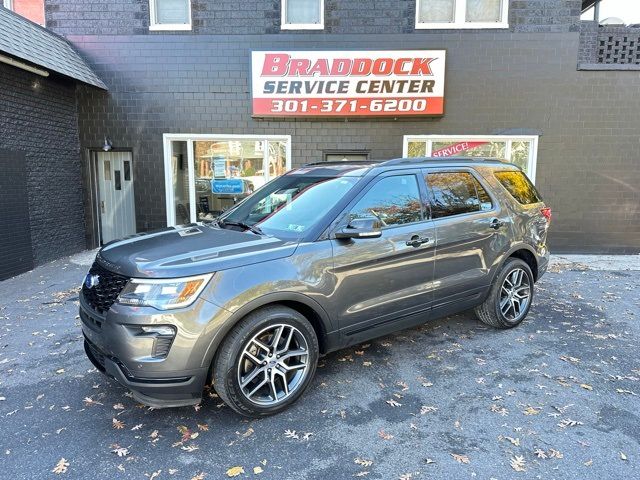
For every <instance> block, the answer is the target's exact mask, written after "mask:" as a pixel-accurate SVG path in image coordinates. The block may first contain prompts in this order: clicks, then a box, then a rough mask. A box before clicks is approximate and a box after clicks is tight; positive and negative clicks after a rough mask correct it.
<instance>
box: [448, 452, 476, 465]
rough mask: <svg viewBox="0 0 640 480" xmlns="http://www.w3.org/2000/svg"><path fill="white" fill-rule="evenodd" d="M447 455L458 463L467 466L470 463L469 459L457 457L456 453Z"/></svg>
mask: <svg viewBox="0 0 640 480" xmlns="http://www.w3.org/2000/svg"><path fill="white" fill-rule="evenodd" d="M449 455H451V456H452V457H453V459H454V460H455V461H456V462H458V463H464V464H467V463H470V462H471V460H469V457H467V456H466V455H459V454H457V453H450V454H449Z"/></svg>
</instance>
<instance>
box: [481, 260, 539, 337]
mask: <svg viewBox="0 0 640 480" xmlns="http://www.w3.org/2000/svg"><path fill="white" fill-rule="evenodd" d="M533 283H534V282H533V274H532V273H531V268H529V265H527V263H526V262H524V261H523V260H520V259H519V258H509V259H507V261H506V262H505V264H504V265H503V266H502V269H501V270H500V273H499V274H498V275H497V276H496V279H495V281H494V283H493V285H492V287H491V290H490V292H489V296H488V297H487V299H486V300H485V301H484V303H482V305H479V306H478V307H476V308H475V313H476V316H477V317H478V318H479V319H480V320H481V321H482V322H483V323H486V324H487V325H491V326H492V327H497V328H512V327H515V326H516V325H518V324H520V323H521V322H522V320H524V318H525V317H526V316H527V313H529V309H530V308H531V301H532V300H533Z"/></svg>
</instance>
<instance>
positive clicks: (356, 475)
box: [353, 470, 369, 477]
mask: <svg viewBox="0 0 640 480" xmlns="http://www.w3.org/2000/svg"><path fill="white" fill-rule="evenodd" d="M367 475H369V472H368V471H366V470H365V471H362V472H358V473H354V474H353V476H354V477H365V476H367Z"/></svg>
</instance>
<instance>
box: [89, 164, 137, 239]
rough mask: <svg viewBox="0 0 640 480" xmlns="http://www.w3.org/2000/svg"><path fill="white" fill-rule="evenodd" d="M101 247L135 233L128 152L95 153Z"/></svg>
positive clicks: (131, 171) (131, 178)
mask: <svg viewBox="0 0 640 480" xmlns="http://www.w3.org/2000/svg"><path fill="white" fill-rule="evenodd" d="M97 157H98V187H99V189H100V200H99V208H100V232H101V238H102V243H103V244H105V243H108V242H110V241H111V240H115V239H118V238H123V237H126V236H127V235H132V234H134V233H136V212H135V207H134V201H133V165H132V164H131V153H130V152H98V154H97Z"/></svg>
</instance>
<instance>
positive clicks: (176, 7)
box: [149, 0, 191, 30]
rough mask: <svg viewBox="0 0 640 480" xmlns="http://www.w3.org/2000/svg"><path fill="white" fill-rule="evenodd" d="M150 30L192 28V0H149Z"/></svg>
mask: <svg viewBox="0 0 640 480" xmlns="http://www.w3.org/2000/svg"><path fill="white" fill-rule="evenodd" d="M149 16H150V22H149V30H191V1H190V0H149Z"/></svg>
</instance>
